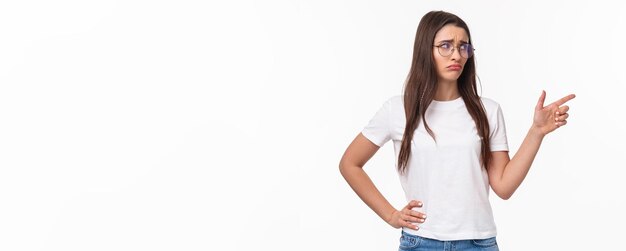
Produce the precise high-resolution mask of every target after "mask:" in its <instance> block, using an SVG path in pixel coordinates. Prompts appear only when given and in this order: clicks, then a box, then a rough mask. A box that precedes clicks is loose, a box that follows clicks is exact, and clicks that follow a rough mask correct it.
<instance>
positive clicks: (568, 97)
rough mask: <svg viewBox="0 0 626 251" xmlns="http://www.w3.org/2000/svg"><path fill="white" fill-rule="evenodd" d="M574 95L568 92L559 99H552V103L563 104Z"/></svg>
mask: <svg viewBox="0 0 626 251" xmlns="http://www.w3.org/2000/svg"><path fill="white" fill-rule="evenodd" d="M575 97H576V95H574V94H570V95H567V96H565V97H562V98H561V99H559V100H557V101H554V102H553V103H552V104H556V105H557V106H561V105H563V104H565V102H567V101H570V100H572V99H573V98H575Z"/></svg>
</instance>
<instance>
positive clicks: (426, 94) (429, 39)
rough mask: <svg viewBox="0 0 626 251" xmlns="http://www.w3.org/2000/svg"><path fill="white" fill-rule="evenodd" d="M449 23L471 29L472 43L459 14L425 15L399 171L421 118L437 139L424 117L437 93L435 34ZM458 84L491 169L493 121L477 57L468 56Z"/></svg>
mask: <svg viewBox="0 0 626 251" xmlns="http://www.w3.org/2000/svg"><path fill="white" fill-rule="evenodd" d="M447 24H453V25H455V26H458V27H460V28H463V29H464V30H465V32H467V36H468V38H469V41H468V42H469V43H470V44H471V43H472V39H471V36H470V32H469V28H468V27H467V24H465V22H464V21H463V20H462V19H461V18H459V17H458V16H456V15H454V14H451V13H448V12H444V11H431V12H428V13H426V15H424V17H422V20H421V21H420V23H419V25H418V27H417V32H416V34H415V45H414V48H413V61H412V64H411V70H410V71H409V75H408V77H407V80H406V83H405V86H404V110H405V113H406V114H405V115H406V118H407V119H406V126H405V129H404V136H403V138H402V146H401V148H400V154H399V156H398V164H397V166H398V170H399V171H401V172H404V171H405V170H406V166H407V164H408V162H409V156H410V153H411V141H412V139H413V132H414V131H415V129H416V128H417V126H418V124H419V121H420V118H421V121H422V122H423V123H424V127H425V128H426V131H428V134H430V136H431V137H433V139H436V138H435V135H434V133H433V131H432V130H431V129H430V127H429V126H428V123H427V122H426V119H425V118H424V114H426V108H428V105H430V103H431V101H432V100H433V98H434V96H435V93H436V92H437V70H436V69H435V62H434V59H433V43H434V40H435V34H436V33H437V32H438V31H439V30H440V29H441V28H442V27H443V26H445V25H447ZM457 85H458V89H459V93H460V94H461V97H463V101H464V102H465V106H466V107H467V111H468V112H469V114H470V116H471V117H472V119H473V120H474V123H476V129H477V131H478V135H479V136H480V137H481V140H482V142H481V162H482V164H483V166H484V167H485V168H488V167H489V163H490V161H491V154H490V153H491V149H490V147H489V123H488V122H487V115H486V114H485V110H484V107H483V104H482V102H481V101H480V96H478V91H477V90H476V64H475V62H474V57H470V58H469V59H467V62H466V63H465V66H464V69H463V72H462V73H461V76H460V77H459V79H458V80H457Z"/></svg>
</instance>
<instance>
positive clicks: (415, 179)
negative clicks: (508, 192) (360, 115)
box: [361, 95, 508, 240]
mask: <svg viewBox="0 0 626 251" xmlns="http://www.w3.org/2000/svg"><path fill="white" fill-rule="evenodd" d="M481 100H482V103H483V106H484V107H485V112H486V114H487V119H488V121H489V134H490V140H491V141H490V146H491V151H508V143H507V139H506V128H505V125H504V118H503V116H502V111H501V109H500V105H499V104H498V103H496V102H495V101H493V100H491V99H488V98H481ZM425 117H426V121H427V123H428V125H429V127H430V128H431V130H432V131H433V132H434V134H435V138H436V143H435V141H434V140H433V138H432V137H431V136H430V135H429V134H428V132H427V131H426V129H425V128H424V124H423V123H422V121H421V119H420V123H419V126H418V128H417V129H416V132H415V133H414V135H413V141H412V145H411V155H410V158H409V162H408V165H407V169H406V171H405V173H404V174H401V173H398V174H399V176H400V183H401V184H402V188H403V189H404V193H405V195H406V199H407V202H408V201H410V200H419V201H422V202H423V207H422V208H414V209H413V210H416V211H420V212H423V213H425V214H426V217H427V218H426V221H425V222H424V223H421V224H419V227H420V228H419V229H418V230H417V231H416V230H412V229H409V228H403V229H404V231H406V232H408V233H410V234H414V235H418V236H422V237H426V238H432V239H437V240H463V239H485V238H490V237H494V236H496V225H495V222H494V220H493V214H492V211H491V205H490V203H489V179H488V176H487V171H486V170H485V169H484V168H483V167H482V163H481V162H480V147H481V141H480V136H478V133H477V130H476V125H475V123H474V120H473V119H472V117H471V116H470V114H469V112H468V111H467V108H466V107H465V103H464V102H463V99H462V98H457V99H455V100H451V101H436V100H433V101H432V103H431V104H430V106H429V107H428V109H427V110H426V116H425ZM405 124H406V118H405V114H404V100H403V96H401V95H398V96H394V97H391V98H389V99H388V100H387V101H386V102H385V103H384V104H383V106H382V107H381V108H380V109H379V110H378V112H377V113H376V115H374V117H373V118H372V119H371V120H370V121H369V123H368V124H367V125H366V126H365V128H364V129H363V130H362V132H361V133H362V134H363V135H364V136H365V137H366V138H368V139H369V140H370V141H372V142H373V143H374V144H376V145H378V146H383V145H384V144H385V143H386V142H387V141H389V140H392V141H393V146H394V149H395V156H396V157H395V159H394V163H397V158H398V154H399V153H400V147H401V143H402V142H401V141H402V135H403V134H404V128H405ZM394 167H395V168H396V170H397V165H396V164H394ZM403 206H404V205H403Z"/></svg>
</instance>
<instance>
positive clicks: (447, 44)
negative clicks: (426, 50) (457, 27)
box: [439, 42, 452, 50]
mask: <svg viewBox="0 0 626 251" xmlns="http://www.w3.org/2000/svg"><path fill="white" fill-rule="evenodd" d="M439 47H441V48H442V49H446V50H449V49H450V48H452V44H450V43H448V42H443V43H441V44H440V45H439Z"/></svg>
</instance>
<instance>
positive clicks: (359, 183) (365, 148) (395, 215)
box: [339, 133, 426, 230]
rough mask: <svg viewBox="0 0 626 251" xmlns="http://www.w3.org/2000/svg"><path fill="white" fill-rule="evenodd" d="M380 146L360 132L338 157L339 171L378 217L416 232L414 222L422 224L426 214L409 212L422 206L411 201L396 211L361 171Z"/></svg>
mask: <svg viewBox="0 0 626 251" xmlns="http://www.w3.org/2000/svg"><path fill="white" fill-rule="evenodd" d="M379 148H380V147H379V146H377V145H376V144H374V143H372V142H371V141H370V140H369V139H367V138H366V137H365V136H363V134H361V133H359V134H358V135H357V136H356V138H355V139H354V140H353V141H352V143H350V145H349V146H348V149H346V152H345V153H344V154H343V156H342V157H341V161H340V162H339V171H341V175H343V178H344V179H346V181H347V182H348V184H349V185H350V187H352V190H354V192H356V194H357V195H358V196H359V197H360V198H361V200H363V202H365V204H367V206H369V207H370V208H371V209H372V210H373V211H374V212H376V214H378V216H379V217H380V218H381V219H383V220H384V221H385V222H387V223H388V224H389V225H391V226H392V227H394V228H400V227H408V228H411V229H415V230H417V229H418V227H417V226H416V225H414V224H412V223H411V222H414V223H422V222H424V219H425V218H426V215H424V214H422V213H420V212H417V211H413V210H411V209H412V208H414V207H421V206H422V203H421V202H419V201H415V200H412V201H410V202H409V203H408V204H407V205H406V206H405V207H404V208H403V209H402V210H400V211H398V210H396V209H395V208H394V207H393V206H392V205H391V204H390V203H389V202H388V201H387V199H385V197H384V196H383V195H382V194H381V193H380V191H378V189H377V188H376V186H375V185H374V183H373V182H372V180H371V179H370V178H369V176H368V175H367V174H366V173H365V171H364V170H363V166H364V165H365V163H367V161H368V160H369V159H370V158H371V157H372V156H374V154H375V153H376V152H377V151H378V149H379Z"/></svg>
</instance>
